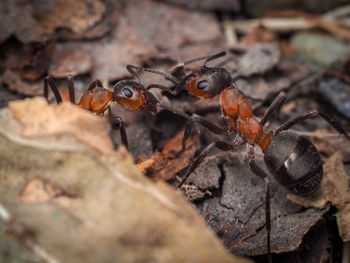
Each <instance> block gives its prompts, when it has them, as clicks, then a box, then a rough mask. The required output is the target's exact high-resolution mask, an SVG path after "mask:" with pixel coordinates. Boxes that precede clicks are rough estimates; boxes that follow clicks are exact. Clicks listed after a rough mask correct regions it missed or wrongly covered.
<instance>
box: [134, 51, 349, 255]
mask: <svg viewBox="0 0 350 263" xmlns="http://www.w3.org/2000/svg"><path fill="white" fill-rule="evenodd" d="M225 54H226V52H220V53H217V54H214V55H212V56H205V57H201V58H198V59H193V60H190V61H188V62H184V63H181V64H179V65H178V66H177V67H175V68H174V69H173V71H172V72H171V73H170V74H168V73H164V72H160V71H157V70H153V69H147V68H141V69H140V68H139V69H140V70H144V71H148V72H151V73H156V74H163V75H165V77H166V79H167V80H169V81H171V82H173V85H172V86H170V87H166V86H162V85H158V84H155V86H157V87H159V88H162V89H164V90H166V91H168V92H169V93H171V94H173V95H176V94H178V93H179V92H180V91H181V90H185V91H187V92H188V93H189V94H191V95H193V96H195V97H198V98H201V99H213V98H214V97H216V96H219V98H220V106H221V112H222V119H223V121H224V123H225V126H226V129H213V128H212V127H211V123H209V122H208V121H206V120H204V119H203V118H202V117H200V116H198V115H195V116H192V117H191V119H194V120H195V121H198V122H200V123H202V124H203V125H204V126H205V127H206V128H208V129H209V130H210V131H211V132H214V133H216V134H221V135H223V134H231V133H236V134H237V136H236V138H235V139H234V140H233V142H227V141H224V140H218V141H215V142H213V143H211V144H209V145H208V146H207V147H206V148H205V149H204V150H203V151H202V152H201V153H200V154H199V155H198V156H197V158H196V159H195V160H194V161H193V163H192V164H191V165H190V166H189V168H188V169H187V171H186V173H185V175H184V179H183V180H182V181H181V183H180V184H179V187H181V186H182V185H183V184H184V183H185V182H186V180H187V178H188V177H189V175H190V173H191V172H192V171H193V170H194V169H195V168H196V166H197V165H198V164H199V163H200V162H201V160H203V158H204V157H205V156H206V155H207V154H208V153H209V151H210V150H211V149H212V148H213V147H217V148H219V149H221V150H224V151H228V150H234V149H235V147H236V146H238V145H241V144H243V143H247V145H248V147H247V156H248V163H249V167H250V169H251V170H252V171H253V172H254V173H255V174H256V175H258V176H259V177H261V178H263V179H264V181H265V185H266V197H265V198H266V199H265V204H266V230H267V255H268V262H271V245H270V230H271V215H270V197H269V179H268V175H267V174H266V173H265V171H264V170H263V169H262V168H261V167H259V166H258V165H257V163H256V162H255V145H258V146H259V147H260V148H261V150H262V152H263V154H264V161H265V164H266V167H267V168H268V170H269V171H270V172H271V174H272V175H273V176H274V177H275V178H276V180H277V181H278V182H279V183H280V184H281V185H283V186H284V187H286V188H287V189H288V190H289V191H290V192H292V193H293V194H295V195H299V196H308V195H310V194H312V193H314V192H315V191H317V190H318V189H319V188H320V185H321V181H322V177H323V167H322V161H321V156H320V154H319V152H318V151H317V149H316V147H315V146H314V145H313V144H312V143H311V141H310V140H308V139H307V138H306V137H304V136H301V135H300V134H298V133H296V132H292V131H288V129H289V128H291V127H292V126H294V125H295V124H297V123H299V122H301V121H304V120H306V119H309V118H312V117H316V116H319V117H321V118H323V119H324V120H325V121H327V122H328V123H329V124H330V125H331V126H332V127H333V128H334V129H336V130H337V131H338V132H339V133H341V134H343V135H344V136H345V137H346V138H347V139H348V140H350V136H349V135H348V134H347V133H346V132H345V130H344V129H343V128H342V127H341V126H340V125H339V124H338V123H337V122H335V121H333V120H332V119H331V118H330V117H329V116H328V115H327V114H325V113H323V112H320V111H319V110H317V109H311V110H309V111H307V112H305V113H303V114H300V115H298V116H296V117H294V118H292V119H290V120H288V121H286V122H285V123H283V124H282V125H281V126H280V127H279V128H278V129H277V130H275V131H269V132H265V131H264V126H265V124H266V123H267V122H268V121H269V120H270V118H271V117H272V115H273V114H274V113H275V112H276V111H278V110H279V109H280V107H281V105H282V104H283V102H284V101H285V97H286V95H285V93H284V92H281V93H280V94H279V95H278V96H277V97H276V99H275V100H274V101H273V102H272V104H271V105H270V107H269V108H268V109H267V111H266V112H265V114H264V116H263V117H262V119H261V120H258V119H257V118H256V117H255V116H254V114H253V109H252V104H251V102H250V100H249V99H248V97H247V96H246V95H245V94H244V93H243V92H242V91H241V90H240V89H239V88H238V87H237V85H236V84H235V83H234V81H233V78H232V77H231V75H230V73H229V72H228V71H227V70H226V69H225V68H221V67H208V66H207V63H208V62H209V61H211V60H213V59H216V58H219V57H222V56H224V55H225ZM199 59H205V62H204V64H203V65H202V66H201V67H199V68H198V69H196V70H192V71H191V72H190V73H189V74H185V70H184V66H185V65H186V64H189V63H192V62H193V61H197V60H199ZM135 68H137V67H135ZM193 127H194V125H193V121H192V122H191V121H190V122H189V125H188V126H187V129H186V130H185V134H184V140H186V139H187V138H188V137H189V136H190V135H192V134H193V133H194V132H195V128H193Z"/></svg>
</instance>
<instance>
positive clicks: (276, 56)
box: [238, 43, 281, 77]
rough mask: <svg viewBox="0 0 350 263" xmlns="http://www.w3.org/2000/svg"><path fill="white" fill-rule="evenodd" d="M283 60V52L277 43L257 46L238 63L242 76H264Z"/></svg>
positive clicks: (251, 48) (249, 49)
mask: <svg viewBox="0 0 350 263" xmlns="http://www.w3.org/2000/svg"><path fill="white" fill-rule="evenodd" d="M280 59H281V50H280V48H279V46H278V45H277V44H276V43H264V44H255V45H253V46H251V47H250V48H248V50H247V52H246V53H245V54H244V55H243V56H242V57H241V58H240V59H239V61H238V72H239V74H240V75H242V76H246V77H247V76H251V75H253V74H264V73H266V72H268V71H269V70H271V69H272V68H274V67H275V66H276V65H277V64H278V62H279V61H280Z"/></svg>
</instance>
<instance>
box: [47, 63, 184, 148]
mask: <svg viewBox="0 0 350 263" xmlns="http://www.w3.org/2000/svg"><path fill="white" fill-rule="evenodd" d="M127 70H128V71H129V72H130V73H131V75H132V76H133V77H134V79H124V80H120V81H118V82H117V83H116V84H115V85H114V87H113V92H112V91H110V90H108V89H106V88H104V87H103V85H102V83H101V81H100V80H99V79H96V80H94V81H93V82H92V83H91V84H90V85H89V87H88V89H87V91H86V92H85V93H84V94H83V95H82V97H81V98H80V101H79V102H78V103H76V102H75V87H74V81H73V78H72V76H68V89H69V97H70V101H71V102H72V103H73V104H76V105H78V106H79V107H81V108H83V109H85V110H88V111H91V112H94V113H96V114H102V115H103V113H104V112H105V111H106V110H108V112H109V120H110V122H111V124H112V126H113V127H114V126H117V127H119V129H120V136H121V141H122V143H123V144H124V146H125V147H128V140H127V135H126V131H125V128H124V123H123V120H122V119H121V117H116V116H112V115H111V113H112V112H111V107H110V104H111V103H112V102H116V103H118V104H120V105H121V106H122V107H124V108H125V109H127V110H131V111H140V110H146V111H148V112H151V113H153V114H157V113H158V112H159V109H164V110H167V111H170V112H172V113H174V114H176V115H179V116H182V117H183V118H185V119H189V118H190V116H188V115H187V114H186V113H183V112H181V111H177V110H175V109H173V108H171V107H168V106H165V105H162V104H160V103H159V102H158V100H157V99H156V98H155V97H154V96H153V94H152V93H151V92H149V89H151V88H154V87H155V86H154V85H150V86H148V87H145V86H144V85H143V84H142V82H141V80H140V79H139V77H138V75H137V73H136V72H135V71H134V70H133V69H132V68H131V67H130V66H127ZM49 88H50V89H51V90H52V92H53V94H54V96H55V99H56V101H57V103H61V102H62V96H61V94H60V92H59V90H58V88H57V86H56V85H55V83H54V81H53V78H52V77H51V76H47V77H46V78H45V81H44V97H45V98H46V99H47V100H48V101H49V99H48V93H49ZM158 107H159V109H158Z"/></svg>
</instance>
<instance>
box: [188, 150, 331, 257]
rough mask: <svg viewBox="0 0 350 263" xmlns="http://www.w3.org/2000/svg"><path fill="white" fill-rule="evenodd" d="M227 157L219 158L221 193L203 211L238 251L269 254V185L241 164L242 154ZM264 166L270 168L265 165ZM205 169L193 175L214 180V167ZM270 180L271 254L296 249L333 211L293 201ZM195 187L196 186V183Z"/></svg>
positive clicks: (210, 158) (208, 201)
mask: <svg viewBox="0 0 350 263" xmlns="http://www.w3.org/2000/svg"><path fill="white" fill-rule="evenodd" d="M222 158H224V159H222ZM222 158H221V159H220V158H216V159H217V160H216V163H217V164H216V165H217V167H218V168H219V167H221V168H220V170H221V171H222V172H221V173H222V174H221V178H222V179H219V182H221V183H220V188H219V190H220V192H219V194H218V190H216V195H214V196H213V197H212V198H210V197H209V198H207V199H205V200H203V201H202V202H200V204H199V205H198V208H199V209H200V210H201V213H202V214H203V217H204V218H205V219H206V221H207V222H208V224H209V225H210V227H211V228H212V229H213V230H214V231H215V232H216V233H217V235H218V236H220V238H221V239H222V240H223V242H224V244H225V246H226V247H227V248H228V249H230V251H231V252H232V253H238V254H241V255H250V256H252V255H262V254H266V252H267V244H266V229H265V224H266V222H265V201H264V200H265V190H264V189H265V185H264V181H263V180H262V179H261V178H259V177H257V176H256V175H255V174H253V173H252V172H251V170H250V169H249V166H248V165H247V164H246V163H242V162H240V161H239V158H238V156H237V155H232V154H226V157H225V155H222ZM208 159H209V160H215V159H214V158H213V157H207V158H206V159H205V160H208ZM205 160H204V161H203V162H205ZM224 160H226V161H225V162H223V161H224ZM260 166H261V167H264V166H262V162H260ZM205 169H206V167H205V166H203V167H202V168H201V170H199V171H198V169H196V170H195V171H194V173H193V174H191V177H195V176H197V174H198V175H200V174H203V175H202V176H203V177H204V176H206V177H207V178H208V180H210V181H211V180H212V179H211V178H209V177H210V176H211V174H212V170H213V168H210V167H208V169H207V171H206V170H205ZM192 180H193V178H192ZM270 180H271V181H270V182H271V183H270V194H271V250H272V252H276V253H282V252H290V251H294V250H296V249H298V248H299V246H300V245H301V244H302V242H303V238H304V236H305V235H306V234H307V233H308V232H309V230H310V229H311V228H312V227H313V226H314V225H315V224H316V223H317V222H319V221H320V220H321V219H322V216H323V215H324V213H326V212H327V211H328V208H325V209H322V210H319V209H306V210H303V209H302V208H301V207H299V206H297V205H295V204H293V203H292V202H290V201H288V199H287V198H286V196H287V190H286V189H284V188H283V187H282V186H281V185H279V184H278V183H277V182H276V181H275V180H274V178H270ZM193 183H194V185H195V186H196V182H195V181H193ZM202 185H203V184H202ZM210 187H211V186H210ZM201 190H202V191H204V190H206V189H201ZM209 191H210V190H209ZM291 229H293V231H290V230H291Z"/></svg>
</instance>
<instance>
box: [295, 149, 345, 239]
mask: <svg viewBox="0 0 350 263" xmlns="http://www.w3.org/2000/svg"><path fill="white" fill-rule="evenodd" d="M289 199H290V200H292V201H293V202H295V203H297V204H300V205H303V206H306V207H317V208H320V207H324V206H325V205H326V204H327V202H330V203H331V204H333V205H334V206H335V207H336V208H337V209H338V213H337V222H338V228H339V233H340V237H341V238H342V239H343V241H344V242H346V241H350V205H349V203H350V188H349V176H348V175H347V174H346V172H345V169H344V165H343V160H342V156H341V154H339V153H335V154H333V155H332V156H331V157H330V158H329V159H328V160H327V161H326V163H325V164H324V178H323V182H322V185H321V190H320V191H319V192H318V193H316V194H315V195H314V196H313V197H312V198H307V199H306V198H305V199H303V198H300V197H297V196H293V195H290V196H289Z"/></svg>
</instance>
